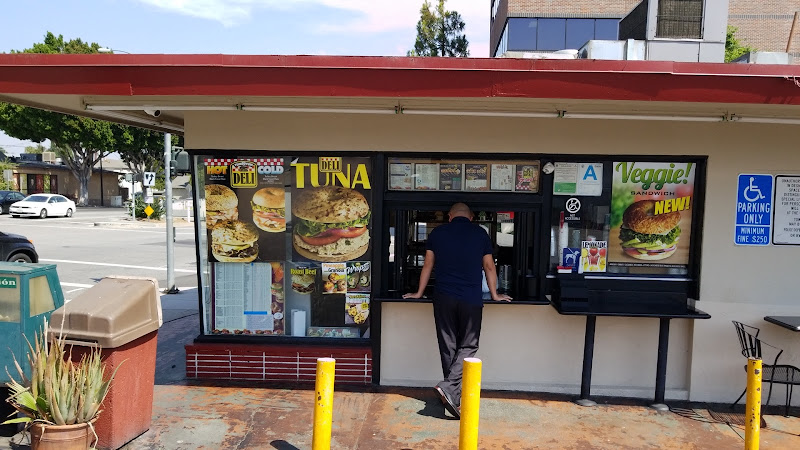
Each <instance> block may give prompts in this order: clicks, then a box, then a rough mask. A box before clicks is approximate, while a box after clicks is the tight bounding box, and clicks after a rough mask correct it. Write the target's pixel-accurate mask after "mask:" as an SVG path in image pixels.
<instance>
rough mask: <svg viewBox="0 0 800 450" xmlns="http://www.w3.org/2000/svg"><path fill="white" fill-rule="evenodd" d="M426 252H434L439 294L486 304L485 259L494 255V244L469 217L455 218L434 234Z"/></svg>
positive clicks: (429, 240)
mask: <svg viewBox="0 0 800 450" xmlns="http://www.w3.org/2000/svg"><path fill="white" fill-rule="evenodd" d="M425 248H426V249H427V250H431V251H433V255H434V270H435V271H436V286H435V287H436V293H437V294H438V293H443V294H446V295H450V296H453V297H456V298H458V299H460V300H463V301H465V302H469V303H482V301H483V300H482V297H483V293H482V290H481V281H482V280H483V276H482V273H481V271H482V270H483V255H490V254H492V241H491V239H489V235H488V234H487V233H486V231H485V230H484V229H483V228H481V227H480V226H478V225H477V224H474V223H472V222H471V221H470V220H469V219H468V218H466V217H454V218H453V220H452V221H450V222H449V223H446V224H444V225H440V226H438V227H436V228H434V229H433V231H431V234H430V236H428V242H427V244H426V246H425Z"/></svg>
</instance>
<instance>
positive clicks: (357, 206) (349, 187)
mask: <svg viewBox="0 0 800 450" xmlns="http://www.w3.org/2000/svg"><path fill="white" fill-rule="evenodd" d="M291 165H292V169H293V175H294V176H293V179H292V180H291V186H292V192H291V193H292V202H291V203H292V206H291V223H292V236H291V246H292V260H293V261H296V262H298V261H307V262H318V263H336V262H345V261H354V260H358V261H364V260H367V261H368V260H370V259H371V248H372V247H371V243H372V239H371V237H372V236H371V228H372V224H371V222H372V181H371V178H372V164H371V160H370V158H363V157H339V156H318V157H313V156H303V157H298V158H296V159H294V160H293V161H292V163H291ZM323 271H324V270H323ZM342 278H343V280H342V283H343V284H344V283H346V282H345V280H344V277H342ZM328 281H331V280H328ZM336 281H338V279H337V280H336ZM345 288H346V284H345Z"/></svg>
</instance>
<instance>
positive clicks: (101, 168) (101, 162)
mask: <svg viewBox="0 0 800 450" xmlns="http://www.w3.org/2000/svg"><path fill="white" fill-rule="evenodd" d="M103 197H104V195H103V155H102V154H101V155H100V206H105V205H104V204H103Z"/></svg>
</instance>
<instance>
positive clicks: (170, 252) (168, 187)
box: [164, 133, 178, 294]
mask: <svg viewBox="0 0 800 450" xmlns="http://www.w3.org/2000/svg"><path fill="white" fill-rule="evenodd" d="M170 161H172V135H171V134H170V133H164V195H165V197H166V198H165V199H164V203H165V205H164V209H165V210H166V215H167V287H166V289H164V293H165V294H177V293H178V288H176V287H175V228H174V227H173V226H172V173H171V170H170V169H171V167H170V166H171V163H170Z"/></svg>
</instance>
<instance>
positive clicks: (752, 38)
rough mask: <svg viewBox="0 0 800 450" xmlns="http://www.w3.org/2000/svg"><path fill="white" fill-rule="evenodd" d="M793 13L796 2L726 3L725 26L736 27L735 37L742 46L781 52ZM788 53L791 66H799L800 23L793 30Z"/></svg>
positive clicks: (737, 0)
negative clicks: (726, 24) (790, 56)
mask: <svg viewBox="0 0 800 450" xmlns="http://www.w3.org/2000/svg"><path fill="white" fill-rule="evenodd" d="M795 11H800V0H758V1H753V0H730V3H729V5H728V25H731V26H734V27H737V28H738V31H736V38H737V39H739V41H740V42H741V43H743V44H745V45H749V46H751V47H755V48H756V49H758V50H762V51H768V52H784V51H786V43H787V42H788V40H789V31H790V29H791V27H792V20H793V18H794V12H795ZM789 53H791V54H792V56H793V57H794V63H795V64H800V23H798V24H797V26H796V27H795V32H794V38H793V39H792V44H791V47H790V48H789Z"/></svg>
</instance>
